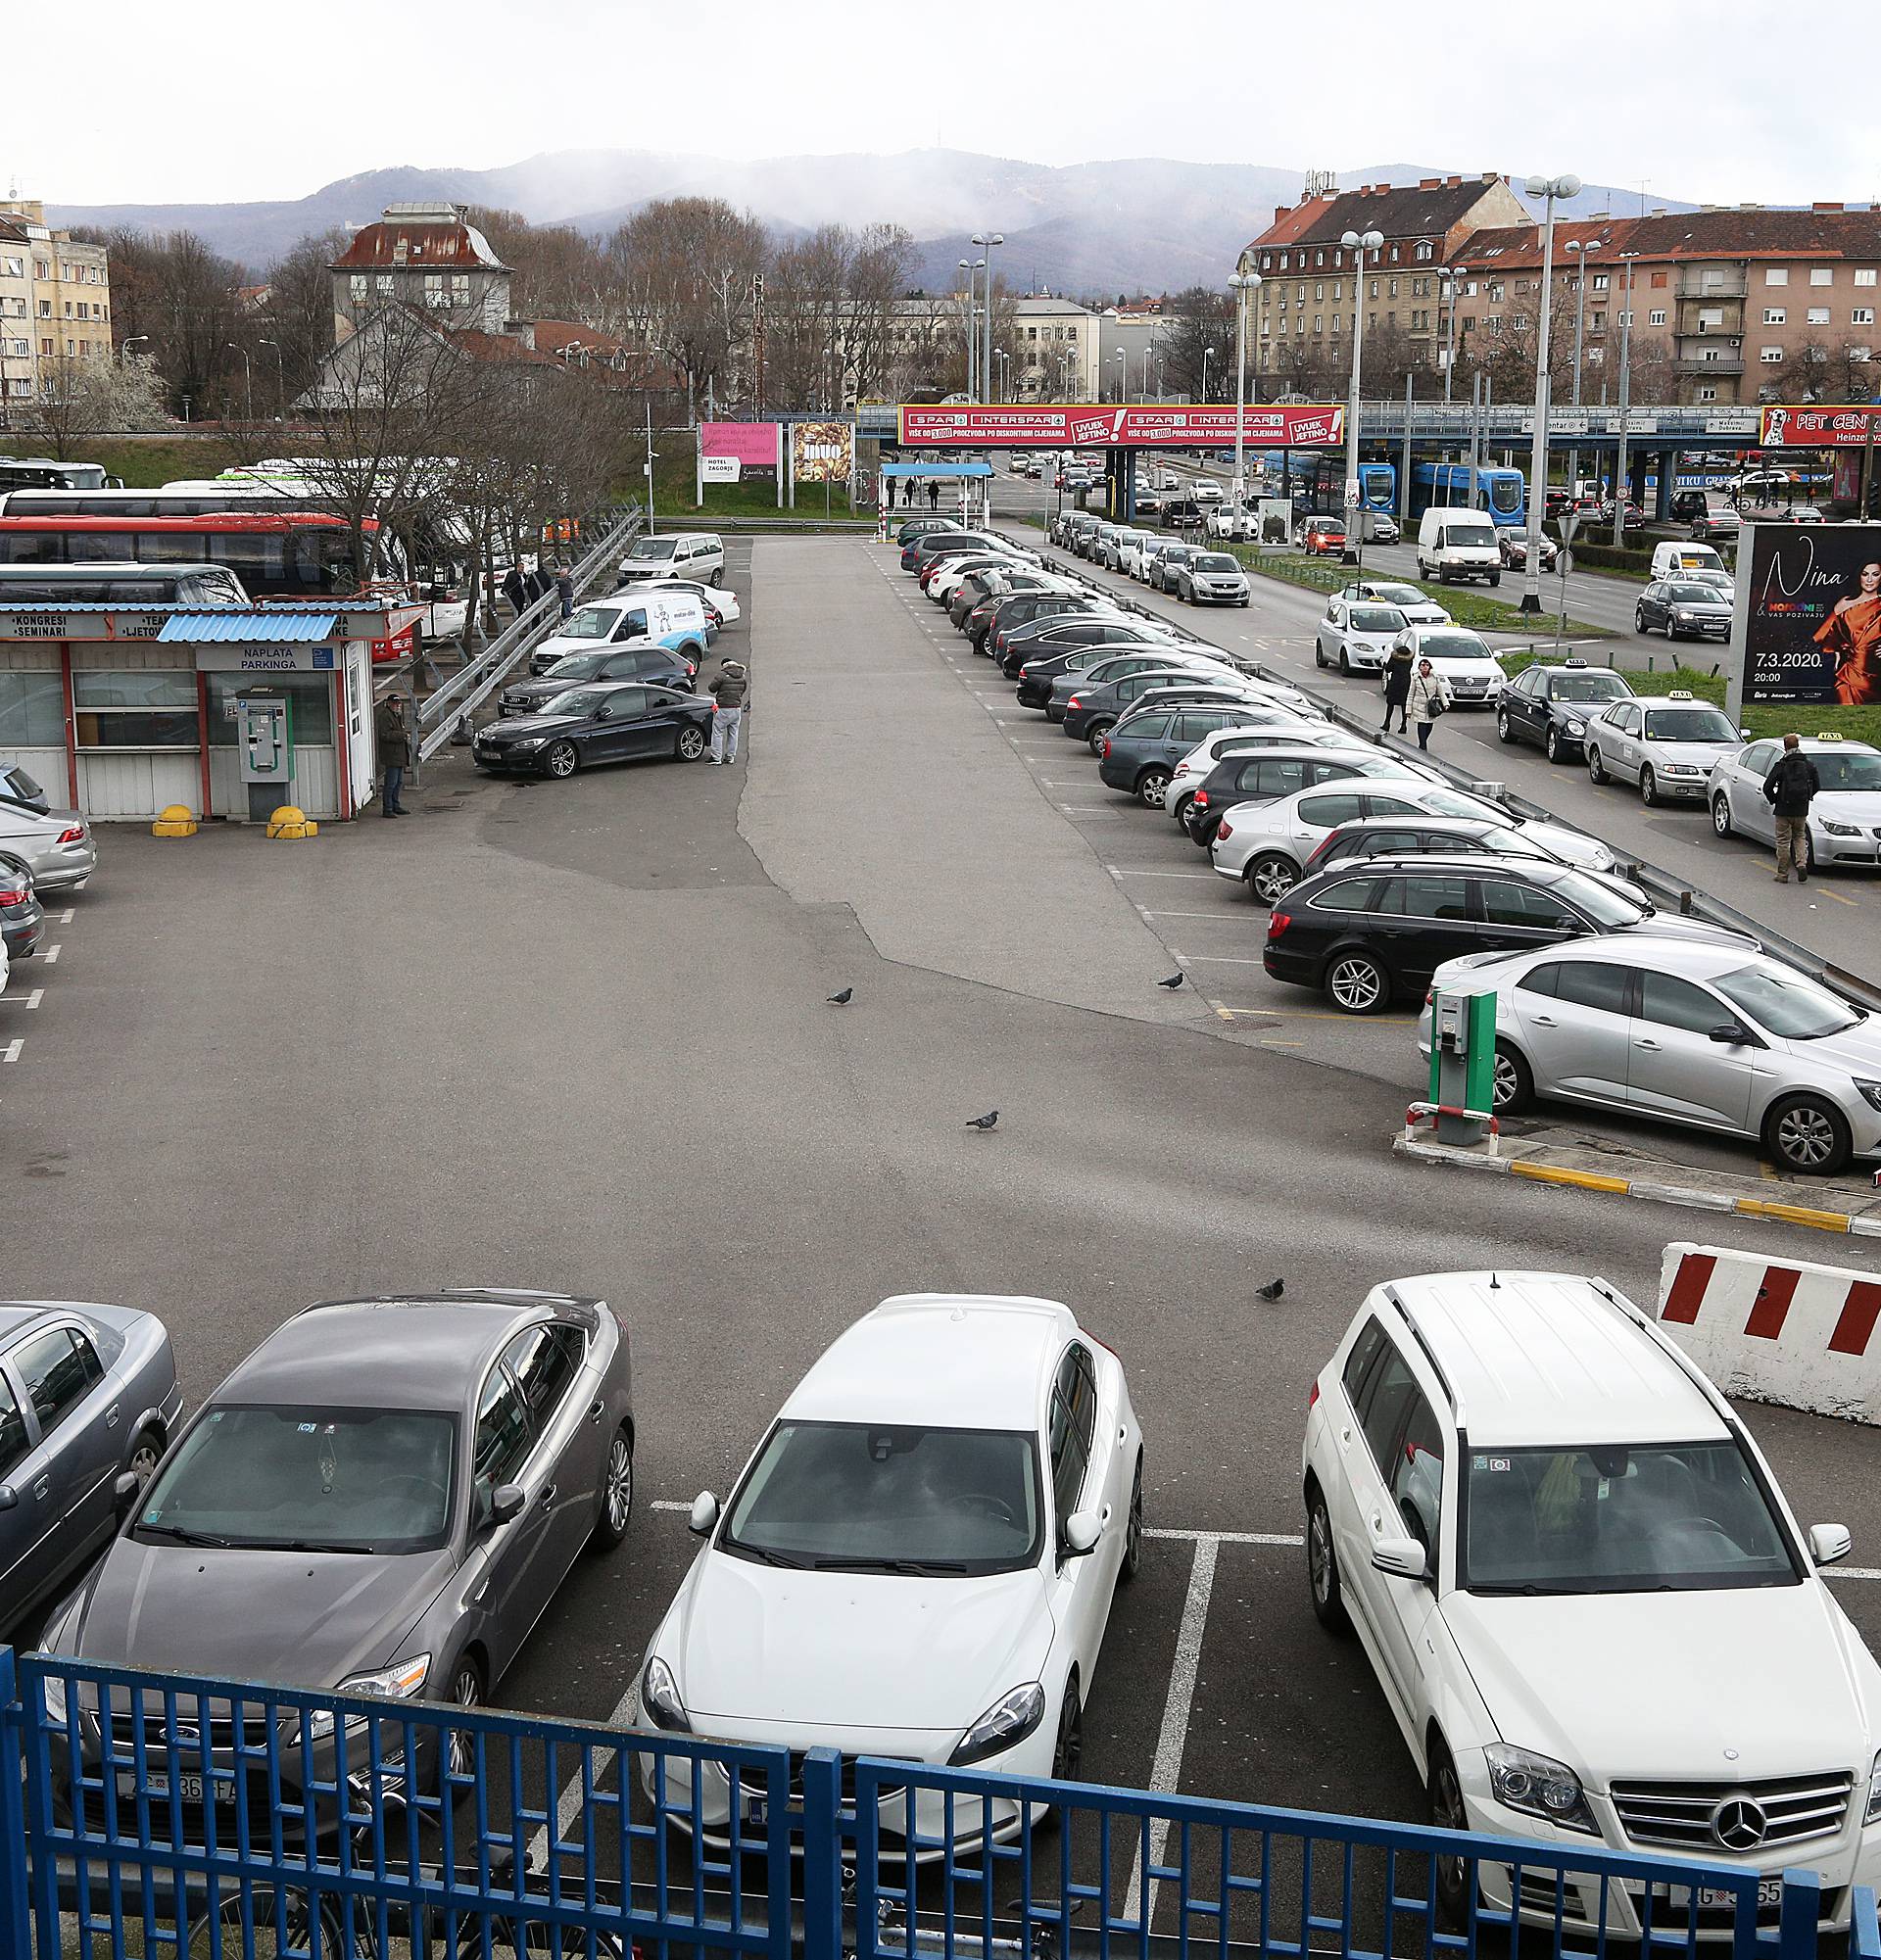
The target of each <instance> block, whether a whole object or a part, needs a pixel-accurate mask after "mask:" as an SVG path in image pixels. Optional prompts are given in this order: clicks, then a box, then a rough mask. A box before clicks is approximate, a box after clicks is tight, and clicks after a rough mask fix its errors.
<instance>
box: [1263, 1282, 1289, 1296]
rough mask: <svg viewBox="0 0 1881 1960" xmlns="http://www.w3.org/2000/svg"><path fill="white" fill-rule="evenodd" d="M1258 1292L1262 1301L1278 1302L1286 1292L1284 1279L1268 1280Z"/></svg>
mask: <svg viewBox="0 0 1881 1960" xmlns="http://www.w3.org/2000/svg"><path fill="white" fill-rule="evenodd" d="M1258 1291H1259V1293H1260V1296H1261V1298H1262V1299H1263V1300H1278V1298H1279V1297H1280V1295H1281V1294H1282V1293H1284V1292H1285V1291H1286V1281H1285V1280H1284V1279H1270V1280H1269V1281H1268V1282H1267V1284H1266V1285H1265V1286H1263V1287H1261V1288H1259V1289H1258Z"/></svg>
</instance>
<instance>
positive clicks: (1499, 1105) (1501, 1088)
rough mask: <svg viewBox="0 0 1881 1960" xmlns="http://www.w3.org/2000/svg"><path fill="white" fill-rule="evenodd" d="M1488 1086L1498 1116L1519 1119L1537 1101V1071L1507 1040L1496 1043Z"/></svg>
mask: <svg viewBox="0 0 1881 1960" xmlns="http://www.w3.org/2000/svg"><path fill="white" fill-rule="evenodd" d="M1489 1083H1490V1087H1489V1099H1490V1102H1491V1105H1492V1106H1493V1108H1494V1112H1495V1114H1496V1115H1497V1116H1519V1114H1520V1113H1521V1112H1522V1111H1523V1110H1525V1109H1526V1108H1527V1107H1528V1105H1529V1104H1530V1103H1532V1102H1533V1101H1534V1099H1535V1076H1534V1072H1533V1070H1531V1069H1530V1068H1529V1066H1528V1064H1527V1063H1526V1062H1524V1061H1523V1060H1522V1058H1521V1056H1520V1054H1519V1052H1518V1051H1517V1050H1516V1049H1514V1048H1512V1047H1511V1046H1510V1045H1509V1043H1508V1042H1507V1041H1498V1042H1497V1043H1496V1058H1495V1061H1494V1062H1493V1063H1492V1064H1491V1066H1490V1071H1489Z"/></svg>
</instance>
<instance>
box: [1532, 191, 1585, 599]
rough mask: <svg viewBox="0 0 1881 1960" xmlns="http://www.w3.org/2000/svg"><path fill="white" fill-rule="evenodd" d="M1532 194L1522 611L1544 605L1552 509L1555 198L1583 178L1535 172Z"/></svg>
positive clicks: (1568, 193)
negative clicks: (1531, 343) (1534, 227)
mask: <svg viewBox="0 0 1881 1960" xmlns="http://www.w3.org/2000/svg"><path fill="white" fill-rule="evenodd" d="M1525 188H1526V189H1527V192H1528V195H1529V196H1530V197H1538V198H1540V199H1541V200H1542V201H1543V210H1544V213H1545V215H1544V217H1543V219H1542V225H1541V325H1540V329H1539V331H1538V332H1537V334H1536V336H1535V435H1534V442H1533V443H1532V445H1531V446H1530V449H1529V453H1528V455H1529V462H1528V550H1527V560H1526V562H1525V563H1524V565H1523V566H1522V593H1521V610H1522V611H1523V612H1539V611H1540V610H1541V520H1542V516H1543V514H1544V513H1545V511H1546V510H1547V508H1548V408H1549V400H1550V395H1551V392H1552V391H1551V390H1550V387H1549V374H1548V330H1549V327H1550V326H1551V325H1552V324H1553V322H1552V319H1551V316H1550V315H1551V309H1552V308H1553V305H1554V281H1555V201H1556V199H1557V198H1562V199H1566V198H1571V197H1577V196H1578V195H1579V193H1580V179H1579V178H1578V177H1576V176H1573V175H1571V174H1569V175H1563V176H1559V177H1539V176H1537V177H1530V178H1529V179H1528V182H1527V185H1526V186H1525Z"/></svg>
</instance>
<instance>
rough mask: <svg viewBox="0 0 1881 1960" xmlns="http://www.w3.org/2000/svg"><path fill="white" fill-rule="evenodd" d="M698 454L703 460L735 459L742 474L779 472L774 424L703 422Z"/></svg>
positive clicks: (775, 426)
mask: <svg viewBox="0 0 1881 1960" xmlns="http://www.w3.org/2000/svg"><path fill="white" fill-rule="evenodd" d="M699 454H700V455H702V456H735V457H736V458H737V460H738V466H739V469H740V470H741V471H744V470H750V469H768V470H772V471H775V470H776V468H777V424H776V423H775V422H701V423H699Z"/></svg>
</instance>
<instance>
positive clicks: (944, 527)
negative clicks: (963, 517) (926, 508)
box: [894, 516, 967, 550]
mask: <svg viewBox="0 0 1881 1960" xmlns="http://www.w3.org/2000/svg"><path fill="white" fill-rule="evenodd" d="M966 528H967V527H966V526H965V525H964V524H962V523H961V522H960V520H959V519H958V518H957V517H940V516H934V517H909V518H906V519H904V520H903V521H902V523H901V524H900V525H899V526H898V527H897V529H896V531H895V534H894V542H895V543H896V544H897V545H899V546H900V547H901V549H902V550H907V548H908V546H909V545H911V544H912V543H913V542H914V541H915V540H916V539H918V538H930V537H933V536H935V535H936V534H938V533H939V532H941V531H964V530H965V529H966Z"/></svg>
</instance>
